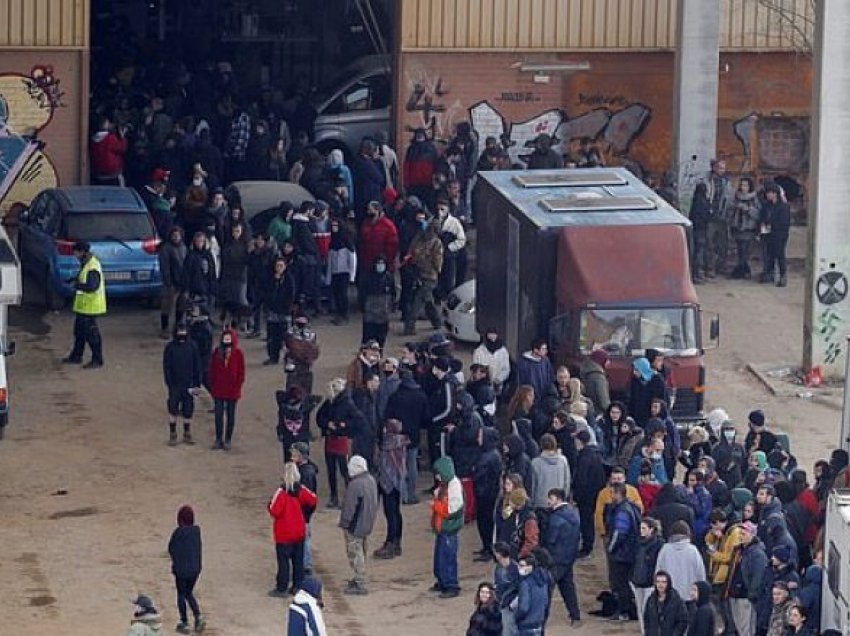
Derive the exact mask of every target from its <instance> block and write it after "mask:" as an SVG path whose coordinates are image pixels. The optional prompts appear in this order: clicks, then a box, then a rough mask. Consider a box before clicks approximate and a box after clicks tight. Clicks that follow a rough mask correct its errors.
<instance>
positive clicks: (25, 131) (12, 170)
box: [0, 66, 64, 212]
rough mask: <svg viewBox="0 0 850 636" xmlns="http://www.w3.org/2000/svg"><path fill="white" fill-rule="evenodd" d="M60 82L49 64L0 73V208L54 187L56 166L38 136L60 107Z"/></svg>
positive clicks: (56, 182) (5, 208)
mask: <svg viewBox="0 0 850 636" xmlns="http://www.w3.org/2000/svg"><path fill="white" fill-rule="evenodd" d="M63 96H64V95H63V93H62V91H61V89H60V82H59V79H57V78H56V77H55V76H54V75H53V69H52V68H51V67H50V66H35V67H34V68H33V69H32V70H31V71H30V73H29V74H28V75H24V74H22V73H3V74H0V209H2V210H3V211H4V212H5V211H7V210H8V209H9V208H10V207H11V206H12V205H14V204H16V203H23V204H28V203H29V202H30V201H32V199H33V197H34V196H35V195H36V194H38V193H39V192H40V191H41V190H43V189H45V188H50V187H55V186H56V185H58V182H59V179H58V176H57V173H56V168H55V167H54V165H53V163H52V162H51V161H50V157H48V155H47V154H46V153H45V144H44V142H43V141H42V140H40V139H39V138H38V135H39V133H40V132H41V131H43V130H44V129H45V128H47V126H49V125H50V122H51V121H52V119H53V113H54V112H55V111H56V109H57V108H61V107H63V106H64V104H63V102H62V98H63Z"/></svg>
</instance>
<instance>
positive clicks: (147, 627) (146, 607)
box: [127, 594, 162, 636]
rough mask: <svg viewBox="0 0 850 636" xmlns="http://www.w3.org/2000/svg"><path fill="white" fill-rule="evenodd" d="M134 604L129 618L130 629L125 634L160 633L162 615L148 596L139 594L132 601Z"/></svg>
mask: <svg viewBox="0 0 850 636" xmlns="http://www.w3.org/2000/svg"><path fill="white" fill-rule="evenodd" d="M133 605H135V606H136V609H135V611H134V612H133V618H131V619H130V629H128V630H127V636H160V634H161V633H162V616H160V613H159V612H158V611H157V609H156V606H155V605H154V604H153V601H152V600H151V599H150V597H147V596H145V595H144V594H139V595H138V596H137V597H136V600H134V601H133Z"/></svg>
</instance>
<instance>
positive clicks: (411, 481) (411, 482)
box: [401, 447, 419, 502]
mask: <svg viewBox="0 0 850 636" xmlns="http://www.w3.org/2000/svg"><path fill="white" fill-rule="evenodd" d="M418 454H419V449H418V448H410V447H408V449H407V478H406V479H405V486H406V491H407V492H403V493H401V496H402V500H403V501H405V502H408V501H410V500H411V499H413V498H414V497H416V478H417V477H418V468H419V467H418V466H417V462H416V456H417V455H418Z"/></svg>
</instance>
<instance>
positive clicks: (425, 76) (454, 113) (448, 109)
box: [404, 69, 464, 139]
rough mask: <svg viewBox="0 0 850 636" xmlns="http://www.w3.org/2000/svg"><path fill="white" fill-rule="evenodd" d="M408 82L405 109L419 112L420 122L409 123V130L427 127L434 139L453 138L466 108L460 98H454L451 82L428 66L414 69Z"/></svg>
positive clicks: (409, 75) (413, 112)
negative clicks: (448, 82) (445, 80)
mask: <svg viewBox="0 0 850 636" xmlns="http://www.w3.org/2000/svg"><path fill="white" fill-rule="evenodd" d="M407 85H408V94H407V101H406V102H405V104H404V109H405V110H406V111H407V112H408V113H411V114H415V115H416V118H415V120H416V123H415V124H412V125H411V124H408V126H407V129H408V131H413V130H415V129H416V128H424V129H425V130H427V131H428V135H429V137H431V138H432V139H449V138H451V136H452V135H453V134H454V126H455V124H456V123H458V122H460V121H462V119H463V115H464V110H463V106H462V105H461V103H460V101H459V100H457V99H454V100H453V99H452V97H451V91H450V88H449V86H448V84H447V83H446V82H444V81H443V78H442V77H439V76H437V77H434V76H432V75H431V74H430V73H429V72H428V71H426V70H425V69H418V70H417V69H414V70H412V71H411V72H409V73H408V77H407Z"/></svg>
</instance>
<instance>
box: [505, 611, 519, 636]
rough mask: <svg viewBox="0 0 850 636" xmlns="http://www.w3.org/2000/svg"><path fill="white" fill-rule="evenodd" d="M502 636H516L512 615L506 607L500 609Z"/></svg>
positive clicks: (514, 621)
mask: <svg viewBox="0 0 850 636" xmlns="http://www.w3.org/2000/svg"><path fill="white" fill-rule="evenodd" d="M502 636H517V629H516V620H514V613H513V611H511V610H510V609H508V608H507V607H503V608H502Z"/></svg>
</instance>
